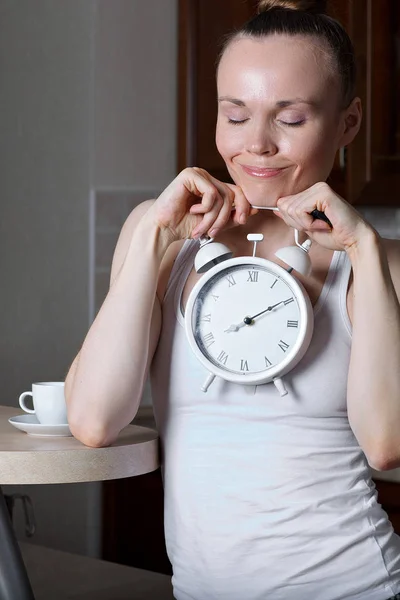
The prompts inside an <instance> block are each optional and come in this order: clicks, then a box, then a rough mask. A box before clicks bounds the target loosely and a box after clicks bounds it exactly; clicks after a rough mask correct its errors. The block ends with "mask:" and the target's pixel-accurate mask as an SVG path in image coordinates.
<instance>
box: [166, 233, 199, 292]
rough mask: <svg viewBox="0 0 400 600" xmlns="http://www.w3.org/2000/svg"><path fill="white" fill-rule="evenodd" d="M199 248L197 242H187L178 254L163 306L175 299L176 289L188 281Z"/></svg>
mask: <svg viewBox="0 0 400 600" xmlns="http://www.w3.org/2000/svg"><path fill="white" fill-rule="evenodd" d="M198 248H199V243H198V241H197V240H185V243H184V244H183V246H182V248H181V249H180V250H179V252H178V256H177V257H176V259H175V262H174V265H173V267H172V270H171V275H170V276H169V280H168V284H167V289H166V291H165V295H164V301H163V304H165V303H166V302H167V301H169V300H170V298H174V297H175V291H176V288H177V287H178V288H179V286H180V284H181V283H182V281H183V282H185V281H186V279H187V277H188V275H189V273H190V271H191V269H192V267H193V262H194V256H195V254H196V252H197V250H198Z"/></svg>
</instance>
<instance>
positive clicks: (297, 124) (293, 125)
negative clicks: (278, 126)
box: [280, 119, 306, 127]
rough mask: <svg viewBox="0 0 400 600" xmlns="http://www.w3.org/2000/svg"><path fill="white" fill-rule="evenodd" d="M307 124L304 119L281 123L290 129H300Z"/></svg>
mask: <svg viewBox="0 0 400 600" xmlns="http://www.w3.org/2000/svg"><path fill="white" fill-rule="evenodd" d="M305 122H306V121H305V119H302V120H301V121H291V122H287V121H280V123H282V125H287V126H288V127H300V125H303V124H304V123H305Z"/></svg>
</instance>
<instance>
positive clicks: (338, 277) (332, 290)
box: [314, 250, 352, 338]
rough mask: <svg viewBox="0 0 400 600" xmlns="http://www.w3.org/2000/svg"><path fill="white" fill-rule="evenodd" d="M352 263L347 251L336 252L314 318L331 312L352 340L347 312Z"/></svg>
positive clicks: (316, 305) (315, 308) (315, 307)
mask: <svg viewBox="0 0 400 600" xmlns="http://www.w3.org/2000/svg"><path fill="white" fill-rule="evenodd" d="M350 273H351V262H350V260H349V257H348V256H347V253H346V252H345V251H340V250H337V251H335V252H334V254H333V257H332V261H331V264H330V267H329V271H328V274H327V277H326V280H325V283H324V286H323V288H322V291H321V294H320V297H319V298H318V300H317V303H316V304H315V306H314V316H317V315H319V314H321V313H322V312H324V311H326V310H327V311H329V312H330V313H331V314H332V315H334V317H335V318H338V319H339V320H340V321H341V322H342V324H343V325H344V327H345V329H346V331H347V333H348V334H349V336H350V338H351V332H352V328H351V323H350V319H349V315H348V311H347V290H348V285H349V277H350Z"/></svg>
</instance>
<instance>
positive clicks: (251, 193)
mask: <svg viewBox="0 0 400 600" xmlns="http://www.w3.org/2000/svg"><path fill="white" fill-rule="evenodd" d="M238 185H239V186H240V187H241V188H242V190H243V193H244V195H245V197H246V199H247V200H248V201H249V202H250V204H251V205H253V206H276V203H277V201H278V200H279V198H281V197H282V196H284V193H283V190H277V189H271V187H270V186H263V189H259V188H258V189H254V187H253V186H249V185H246V184H243V185H240V184H238Z"/></svg>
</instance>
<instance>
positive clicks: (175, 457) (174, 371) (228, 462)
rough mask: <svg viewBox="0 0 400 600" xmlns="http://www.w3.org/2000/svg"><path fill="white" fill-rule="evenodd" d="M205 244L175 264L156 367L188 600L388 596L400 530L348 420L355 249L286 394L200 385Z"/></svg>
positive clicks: (170, 504) (397, 585)
mask: <svg viewBox="0 0 400 600" xmlns="http://www.w3.org/2000/svg"><path fill="white" fill-rule="evenodd" d="M197 249H198V243H197V242H193V241H187V242H185V244H184V247H183V248H182V250H181V252H180V254H179V256H178V258H177V260H176V261H175V265H174V268H173V270H172V273H171V277H170V281H169V285H168V288H167V292H166V295H165V300H164V304H163V325H162V331H161V337H160V341H159V345H158V348H157V352H156V355H155V357H154V360H153V364H152V370H151V382H152V398H153V404H154V412H155V418H156V423H157V427H158V430H159V433H160V438H161V447H162V463H163V470H162V472H163V479H164V491H165V537H166V545H167V551H168V555H169V558H170V560H171V563H172V566H173V577H172V583H173V586H174V595H175V598H176V599H177V600H217V599H218V600H289V599H295V600H387V599H388V598H390V597H391V596H393V595H395V594H396V593H398V592H400V538H399V537H398V536H397V535H396V534H394V532H393V528H392V526H391V524H390V522H389V521H388V517H387V514H386V513H385V512H384V511H383V510H382V508H381V506H380V504H378V502H377V498H376V490H375V486H374V483H373V482H372V480H371V477H370V468H369V466H368V463H367V460H366V458H365V455H364V453H363V452H362V450H361V449H360V447H359V445H358V443H357V440H356V438H355V436H354V434H353V432H352V429H351V427H350V425H349V421H348V418H347V409H346V388H347V375H348V365H349V358H350V347H351V325H350V321H349V318H348V315H347V309H346V292H347V286H348V280H349V274H350V262H349V260H348V258H347V255H346V253H345V252H335V253H334V254H333V257H332V262H331V265H330V268H329V272H328V275H327V279H326V281H325V284H324V287H323V289H322V292H321V295H320V297H319V299H318V301H317V303H316V305H315V307H314V316H315V325H314V335H313V338H312V341H311V344H310V347H309V349H308V351H307V353H306V355H305V356H304V358H303V359H302V360H301V361H300V363H299V364H298V366H297V367H296V368H295V369H294V370H293V371H291V372H290V373H289V374H288V375H286V376H285V378H284V379H285V384H286V387H287V389H288V392H289V393H288V394H287V395H286V396H284V397H281V396H280V395H279V393H278V392H277V390H276V388H275V386H274V385H273V384H265V385H261V386H258V387H257V388H256V387H251V388H247V387H244V386H240V385H238V384H233V383H229V382H224V381H223V380H221V379H219V378H217V379H216V380H215V381H214V383H213V384H212V386H211V387H210V388H209V390H208V392H207V393H204V392H202V391H201V390H200V387H201V385H202V384H203V382H204V380H205V378H206V376H207V371H206V369H205V368H204V367H203V366H202V365H201V364H200V362H199V361H198V360H197V359H196V357H195V356H194V355H193V353H192V351H191V349H190V347H189V344H188V341H187V339H186V334H185V329H184V316H183V314H182V309H181V294H182V290H183V287H184V284H185V282H186V279H187V277H188V275H189V273H190V271H191V269H192V266H193V260H194V255H195V253H196V251H197Z"/></svg>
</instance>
